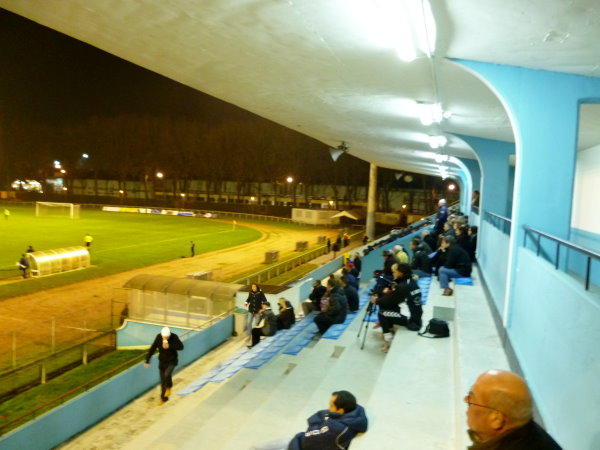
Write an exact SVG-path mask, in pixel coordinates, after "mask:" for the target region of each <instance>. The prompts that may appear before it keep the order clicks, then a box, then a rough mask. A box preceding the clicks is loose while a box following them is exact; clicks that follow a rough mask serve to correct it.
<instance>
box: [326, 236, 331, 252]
mask: <svg viewBox="0 0 600 450" xmlns="http://www.w3.org/2000/svg"><path fill="white" fill-rule="evenodd" d="M329 252H331V239H329V238H327V253H329Z"/></svg>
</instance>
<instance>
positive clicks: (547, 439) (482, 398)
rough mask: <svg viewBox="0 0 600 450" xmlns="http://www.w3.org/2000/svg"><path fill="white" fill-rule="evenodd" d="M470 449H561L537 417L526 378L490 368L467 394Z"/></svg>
mask: <svg viewBox="0 0 600 450" xmlns="http://www.w3.org/2000/svg"><path fill="white" fill-rule="evenodd" d="M464 400H465V403H467V405H468V409H467V424H468V426H469V430H468V433H469V437H470V438H471V440H472V441H473V445H472V446H471V447H469V449H470V450H491V449H514V450H542V449H544V450H560V449H561V447H560V445H558V444H557V443H556V441H555V440H554V439H553V438H552V437H551V436H550V435H549V434H548V433H547V432H546V431H544V430H543V429H542V428H541V427H540V426H539V425H538V424H537V423H535V422H534V421H533V399H532V398H531V393H530V392H529V388H528V387H527V383H526V382H525V380H524V379H523V378H521V377H520V376H518V375H517V374H514V373H512V372H507V371H504V370H488V371H487V372H485V373H483V374H482V375H480V376H479V378H477V381H475V383H474V384H473V386H472V387H471V390H470V391H469V393H468V394H467V395H466V396H465V399H464Z"/></svg>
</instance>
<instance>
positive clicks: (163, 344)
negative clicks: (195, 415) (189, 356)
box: [144, 327, 183, 405]
mask: <svg viewBox="0 0 600 450" xmlns="http://www.w3.org/2000/svg"><path fill="white" fill-rule="evenodd" d="M156 350H158V372H159V374H160V403H159V405H162V404H163V403H165V402H167V401H169V396H170V395H171V388H172V387H173V378H172V376H173V371H174V370H175V366H177V364H178V363H179V359H178V355H177V352H178V351H180V350H183V342H181V340H180V339H179V336H177V335H176V334H175V333H171V330H170V329H169V327H163V329H162V330H160V333H159V334H157V335H156V338H155V339H154V342H153V343H152V346H151V347H150V350H149V351H148V356H147V357H146V363H145V364H144V367H146V368H147V367H149V366H150V358H152V355H154V352H156Z"/></svg>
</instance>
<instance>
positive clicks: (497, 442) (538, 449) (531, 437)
mask: <svg viewBox="0 0 600 450" xmlns="http://www.w3.org/2000/svg"><path fill="white" fill-rule="evenodd" d="M469 450H561V447H560V445H558V444H557V443H556V441H555V440H554V439H552V436H550V435H549V434H548V433H546V432H545V431H544V429H543V428H542V427H540V426H539V425H538V424H537V423H535V422H534V421H533V420H532V421H530V422H529V423H527V424H526V425H523V426H522V427H520V428H516V429H514V430H511V431H509V432H507V433H504V434H503V435H500V436H496V437H495V438H494V439H490V440H489V441H485V442H481V443H477V444H473V445H471V446H470V447H469Z"/></svg>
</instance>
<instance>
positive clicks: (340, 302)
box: [315, 278, 348, 334]
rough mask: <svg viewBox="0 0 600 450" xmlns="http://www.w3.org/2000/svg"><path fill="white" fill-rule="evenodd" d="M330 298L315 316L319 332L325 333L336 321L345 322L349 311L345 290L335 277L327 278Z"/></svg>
mask: <svg viewBox="0 0 600 450" xmlns="http://www.w3.org/2000/svg"><path fill="white" fill-rule="evenodd" d="M326 296H327V297H328V298H329V300H328V301H327V302H326V304H325V305H324V307H323V308H321V312H320V313H319V314H317V316H316V317H315V324H316V325H317V328H318V329H319V333H321V334H325V332H326V331H327V330H328V329H329V327H330V326H331V325H333V324H335V323H344V320H346V313H347V312H348V301H347V300H346V295H345V294H344V290H343V289H342V287H341V286H340V283H339V281H338V280H336V279H335V278H329V279H328V280H327V294H326Z"/></svg>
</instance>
